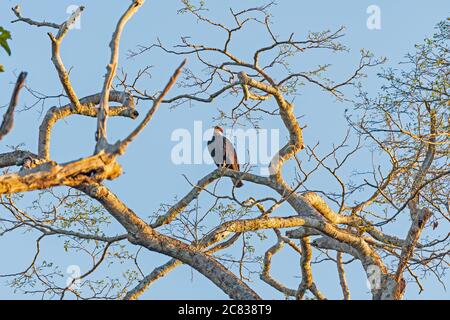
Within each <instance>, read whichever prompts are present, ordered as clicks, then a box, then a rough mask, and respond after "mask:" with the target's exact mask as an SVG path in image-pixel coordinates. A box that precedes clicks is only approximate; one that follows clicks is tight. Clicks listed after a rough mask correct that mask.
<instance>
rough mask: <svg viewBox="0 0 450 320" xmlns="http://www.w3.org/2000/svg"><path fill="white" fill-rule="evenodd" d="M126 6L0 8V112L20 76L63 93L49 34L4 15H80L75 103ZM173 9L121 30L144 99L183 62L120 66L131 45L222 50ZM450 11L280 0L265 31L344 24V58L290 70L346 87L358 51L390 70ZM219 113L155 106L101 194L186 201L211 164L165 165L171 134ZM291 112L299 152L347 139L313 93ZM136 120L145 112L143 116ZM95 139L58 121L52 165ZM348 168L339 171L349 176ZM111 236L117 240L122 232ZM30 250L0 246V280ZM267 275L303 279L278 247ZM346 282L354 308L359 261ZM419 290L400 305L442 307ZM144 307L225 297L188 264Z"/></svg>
mask: <svg viewBox="0 0 450 320" xmlns="http://www.w3.org/2000/svg"><path fill="white" fill-rule="evenodd" d="M128 3H129V2H128V1H108V2H107V1H93V0H85V1H84V2H77V1H73V0H71V1H66V0H61V1H50V0H41V1H20V0H16V1H10V0H1V1H0V25H2V26H4V27H5V28H7V29H9V30H10V31H11V33H12V37H13V40H12V42H11V48H12V52H13V54H12V56H11V57H8V56H6V55H5V54H4V53H3V52H2V53H1V54H0V62H1V63H2V64H4V66H5V70H6V72H5V73H2V74H0V87H1V88H2V90H1V91H0V105H5V104H6V103H7V102H8V101H9V94H10V92H11V88H12V86H13V84H12V83H13V81H14V78H15V77H14V75H17V74H18V73H19V72H20V71H22V70H25V71H27V72H28V73H29V76H28V80H27V83H28V85H29V86H31V87H32V88H33V89H35V90H38V91H40V92H44V93H46V94H49V95H56V94H59V93H61V90H62V89H61V86H60V84H59V80H58V77H57V74H56V72H55V71H54V67H53V65H52V63H51V61H50V55H51V53H50V42H49V39H48V36H47V34H46V32H48V31H50V30H47V29H44V28H34V27H31V26H28V25H25V24H21V23H16V24H10V23H9V22H10V21H11V20H13V19H14V16H13V14H12V12H11V10H10V8H11V7H12V6H14V5H16V4H20V5H21V7H22V12H23V15H24V16H27V17H32V18H34V19H36V20H44V19H45V20H48V21H54V22H62V21H64V20H65V19H66V18H67V16H68V15H67V13H66V9H67V8H68V7H69V6H70V5H85V6H86V10H85V11H84V13H83V15H82V19H81V28H80V29H79V30H72V31H71V32H70V33H69V34H68V36H67V37H66V38H65V39H64V41H63V44H62V50H61V55H62V58H63V61H64V63H65V65H66V66H67V67H68V68H70V67H73V69H72V70H71V80H72V84H73V86H74V88H75V90H76V92H77V94H78V96H79V97H83V96H87V95H90V94H93V93H97V92H99V91H100V90H101V87H102V84H103V75H104V73H105V66H106V63H107V61H108V60H109V48H108V44H109V41H110V38H111V34H112V31H113V29H114V27H115V24H116V22H117V20H118V18H119V17H120V15H121V14H122V12H123V11H124V10H125V8H126V7H127V6H128ZM262 3H263V2H261V1H245V5H248V6H249V5H254V4H256V5H259V4H262ZM344 3H345V5H344ZM372 4H375V5H377V6H379V7H380V9H381V30H369V29H368V28H367V27H366V19H367V18H368V14H367V13H366V9H367V7H368V6H369V5H372ZM207 5H208V7H209V8H210V14H211V15H212V16H213V17H215V18H217V19H224V20H225V19H229V12H228V8H229V7H233V8H238V9H239V8H243V6H244V1H207ZM180 7H181V4H180V2H179V1H175V0H170V1H147V2H146V3H145V5H144V6H143V7H142V9H141V10H140V11H139V12H138V13H137V14H136V15H135V16H134V17H133V19H132V20H131V21H130V22H129V24H128V25H127V26H126V28H125V31H124V34H123V37H122V42H121V49H122V51H121V54H120V66H119V67H120V68H124V69H125V70H126V71H127V72H128V73H130V74H131V75H132V74H134V73H135V72H136V71H137V70H138V69H139V68H143V67H145V66H146V65H152V66H153V67H152V69H151V74H152V77H151V78H146V79H145V81H144V82H142V87H144V88H145V89H147V90H148V91H149V92H156V91H158V90H160V89H161V87H162V85H163V84H164V83H165V82H166V81H167V79H168V77H169V75H170V74H171V72H172V71H173V70H174V68H175V67H176V66H177V65H178V64H179V63H180V61H181V58H180V57H177V56H171V55H167V54H164V53H162V52H161V51H152V52H150V53H149V54H145V55H142V56H139V57H137V58H135V59H127V57H126V52H127V50H131V49H135V48H136V46H137V45H141V44H144V45H147V44H151V43H153V42H155V40H156V38H157V37H158V38H160V39H161V40H162V41H163V42H164V43H165V44H167V45H173V44H177V43H178V41H179V38H180V36H183V35H190V36H192V37H193V39H195V40H196V41H197V42H204V43H208V44H210V45H214V44H218V43H220V41H223V40H222V39H223V34H220V33H219V34H218V33H217V32H215V31H213V30H209V29H206V28H205V27H204V25H202V24H200V23H197V22H196V21H195V19H194V18H192V17H191V16H187V15H178V14H177V10H178V9H179V8H180ZM449 9H450V4H449V2H448V1H445V0H441V1H440V0H430V1H420V2H419V1H414V2H412V1H407V0H398V1H389V0H384V1H382V0H375V1H365V0H352V1H345V2H343V1H339V2H338V1H324V0H316V1H287V0H285V1H278V4H277V5H276V6H275V7H274V8H273V10H272V11H271V12H272V14H273V19H272V21H273V29H274V30H275V32H276V33H277V34H279V35H280V36H284V37H288V36H289V35H290V34H291V33H292V32H294V33H295V35H296V36H297V37H299V38H301V37H302V35H306V34H307V32H308V31H321V30H325V29H332V30H333V29H336V28H338V27H340V26H342V25H343V26H345V27H346V36H345V38H344V39H343V42H344V43H345V44H346V45H347V46H348V47H349V48H350V52H349V53H348V54H340V55H334V54H330V53H320V54H317V55H315V54H313V55H311V54H310V55H309V56H305V57H304V58H299V60H298V61H295V64H298V65H299V66H303V65H304V64H305V65H310V66H314V65H315V64H319V63H322V64H323V63H328V62H330V63H333V67H332V70H331V75H332V76H333V77H335V78H336V79H342V78H344V77H345V75H348V74H349V73H350V71H351V68H352V67H354V66H355V65H356V64H357V63H358V55H359V50H360V49H361V48H365V49H368V50H370V51H372V52H374V53H375V55H376V56H386V57H387V58H388V61H387V66H396V64H397V63H398V62H399V61H401V60H402V58H403V56H404V55H405V54H406V53H407V52H412V51H413V48H414V44H415V43H419V42H421V41H422V40H423V39H424V38H425V37H427V36H431V35H432V34H433V31H434V26H435V25H436V23H438V22H439V21H440V20H443V19H445V18H446V15H448V12H450V10H449ZM264 41H265V39H264V38H261V37H260V36H259V34H258V33H251V34H247V35H245V36H243V37H242V39H241V38H239V39H238V41H237V42H236V44H235V45H234V46H233V47H232V49H233V50H235V52H237V53H238V54H239V55H242V56H243V57H245V56H246V55H249V54H251V52H252V50H254V49H255V48H257V46H258V45H260V44H264V43H265V42H264ZM300 59H304V60H300ZM189 63H191V61H189ZM189 66H190V67H192V68H195V67H196V66H195V62H194V61H192V64H190V65H189ZM376 71H379V69H377V70H373V71H372V72H370V73H369V77H368V78H367V79H366V80H365V85H366V88H367V90H368V91H369V92H371V93H376V92H377V90H378V89H377V88H378V86H379V82H378V80H377V79H376ZM275 76H276V75H275ZM5 88H6V89H5ZM180 92H183V91H182V89H178V88H175V90H174V91H172V92H171V94H170V95H174V94H176V93H180ZM32 101H33V100H32V99H31V97H30V95H26V94H24V95H23V98H22V99H21V102H20V103H21V105H22V106H23V105H29V104H30V103H31V102H32ZM52 103H53V104H54V103H55V101H52V102H50V103H47V104H45V106H44V111H45V110H47V109H48V108H50V107H51V106H52V105H53V104H52ZM216 103H217V104H216ZM226 104H227V100H226V99H222V100H221V99H219V100H217V102H215V103H214V104H200V103H196V104H193V105H192V106H190V107H187V106H185V107H180V108H177V109H176V110H170V108H168V106H163V107H161V109H160V110H159V111H158V113H157V114H156V116H155V117H154V119H153V120H152V122H151V124H150V125H149V126H148V128H146V130H145V131H144V132H143V134H142V135H141V136H139V138H138V139H137V140H136V141H135V142H134V143H133V144H132V145H131V146H130V148H129V150H128V152H127V154H126V155H125V156H124V157H122V158H121V159H120V163H121V164H122V165H123V169H124V175H123V176H121V177H120V178H119V179H117V180H116V181H112V182H108V185H109V186H110V187H111V189H112V190H113V191H114V192H115V193H116V194H117V195H118V196H119V197H120V198H121V199H122V200H123V201H124V202H125V203H127V204H128V205H129V206H130V207H131V208H132V209H133V210H134V211H135V212H137V213H138V214H139V215H140V216H141V217H143V218H147V217H148V216H150V215H151V214H152V213H153V211H154V210H156V209H157V208H158V207H159V205H160V204H161V203H171V202H173V199H174V198H175V197H176V196H178V197H181V196H183V195H184V194H185V193H186V192H187V191H188V190H189V185H188V184H187V183H186V181H185V179H184V178H183V176H182V175H183V174H186V175H187V176H188V177H189V179H191V180H192V181H196V180H198V179H199V178H201V177H203V176H204V175H205V174H207V173H208V172H210V171H211V170H212V169H213V167H212V166H210V165H181V166H176V165H174V164H173V163H172V162H171V159H170V155H171V149H172V147H173V145H174V143H173V142H172V141H171V140H170V136H171V133H172V132H173V130H175V129H178V128H186V129H188V130H193V125H194V121H199V120H201V121H203V124H204V126H205V128H206V127H209V126H213V125H214V121H213V117H214V116H215V115H217V108H219V107H222V108H226ZM296 105H297V109H296V110H297V112H298V115H303V116H304V117H303V118H302V121H303V122H304V123H305V124H307V126H308V127H307V129H305V132H304V135H305V140H306V142H307V143H311V144H312V143H315V142H316V141H321V145H326V144H328V145H331V144H332V143H338V142H339V141H340V140H341V139H342V138H343V137H344V135H345V133H346V122H345V119H344V116H343V115H344V109H345V108H348V107H350V106H348V105H346V104H345V103H342V102H336V101H335V100H334V99H333V98H332V97H329V96H327V95H326V94H324V93H323V92H321V91H320V90H318V89H316V88H313V87H305V89H304V91H302V92H300V95H299V96H298V97H297V98H296ZM148 107H149V106H148V105H146V104H141V105H139V108H141V109H140V110H148ZM40 111H41V110H40V106H39V105H38V106H35V107H34V108H33V109H31V110H28V111H27V112H21V113H18V114H17V118H16V122H15V127H14V131H13V132H12V133H11V134H10V135H8V136H7V137H6V138H5V139H4V140H3V141H2V146H1V147H0V148H1V149H2V151H6V150H7V148H6V146H7V145H18V144H21V143H24V144H25V147H26V148H28V149H30V150H31V151H36V148H37V136H36V134H37V130H38V126H39V121H40V120H41V118H42V117H41V115H40ZM143 113H144V112H141V114H143ZM264 124H265V125H266V126H267V127H268V128H278V127H280V123H278V122H276V121H268V122H265V123H264ZM134 125H135V123H134V122H133V121H131V120H129V119H120V120H118V119H112V120H110V124H109V130H110V131H109V136H110V140H111V141H116V140H117V139H119V138H121V137H123V136H124V135H125V134H126V133H128V132H129V130H130V129H131V128H133V127H134ZM94 132H95V121H94V120H93V119H84V118H80V117H72V118H70V119H68V120H67V121H62V122H60V123H58V124H57V125H56V127H55V130H54V133H53V137H54V138H53V140H52V148H51V154H52V157H53V159H54V160H56V161H58V162H65V161H70V160H73V159H77V158H80V157H82V156H86V155H90V154H91V153H92V151H93V149H94V139H93V137H94ZM285 134H286V133H285V132H284V133H282V134H281V137H283V136H284V135H285ZM324 147H325V146H324ZM155 150H156V151H157V152H155ZM324 150H326V149H324ZM369 161H370V156H369V155H367V157H363V158H359V159H357V161H356V162H355V166H356V165H362V164H364V163H365V162H369ZM380 161H383V159H380ZM147 168H148V170H147ZM350 169H351V168H350ZM350 169H349V171H348V172H347V173H350ZM344 174H345V172H344ZM328 179H329V177H326V176H322V177H319V178H318V179H317V181H315V182H316V183H317V185H318V186H320V185H321V184H325V183H328V181H329V180H328ZM229 186H230V185H224V186H222V191H224V192H225V191H226V190H229ZM227 188H228V189H227ZM259 190H260V189H259V188H258V187H253V186H250V187H248V188H247V189H245V190H243V191H242V192H243V193H244V194H249V195H251V194H252V193H255V192H259ZM202 201H204V202H205V205H207V204H208V201H209V200H208V199H207V198H205V199H203V198H202ZM112 230H116V232H120V228H116V229H112ZM400 234H401V233H400ZM271 240H272V241H271ZM11 243H14V245H11ZM272 244H273V239H271V238H269V239H268V240H266V241H265V242H264V243H261V244H258V245H257V249H258V250H264V248H268V247H269V246H271V245H272ZM33 245H34V242H33V237H32V236H31V235H29V234H16V235H14V236H11V237H10V238H8V239H6V241H5V239H0V252H2V260H3V257H4V256H5V254H4V252H6V259H5V260H3V261H7V262H6V265H5V263H4V262H3V261H2V264H1V266H0V273H8V272H13V271H18V270H19V269H22V268H23V267H24V266H25V265H26V264H27V263H28V262H29V260H30V257H31V256H30V255H32V250H33V248H31V246H33ZM48 245H49V246H52V247H51V248H53V247H54V249H55V251H53V252H52V251H51V250H50V249H49V250H48V257H52V258H53V259H55V260H57V261H59V263H61V264H62V265H63V266H64V265H71V264H81V265H82V264H83V263H84V262H83V261H78V260H77V258H76V257H75V256H74V257H71V256H68V255H67V254H65V253H64V252H61V250H60V249H61V248H58V246H57V245H52V244H51V243H50V241H48ZM262 252H263V251H261V253H262ZM166 260H167V258H166V257H163V256H161V255H157V254H153V253H147V254H145V255H144V257H143V258H142V262H143V263H142V265H143V266H144V269H145V271H147V272H149V271H151V270H152V269H153V268H154V267H156V266H158V265H159V264H161V263H163V262H165V261H166ZM63 269H64V268H63ZM335 269H336V268H335V266H334V265H333V264H323V265H320V266H316V267H315V268H314V269H313V271H314V275H315V278H316V279H317V282H318V285H319V287H320V288H321V289H322V291H323V292H324V294H325V295H326V296H329V297H330V298H340V292H339V289H338V287H337V284H338V282H337V277H336V270H335ZM113 270H114V272H120V271H119V270H120V269H118V270H116V269H111V270H110V269H107V268H105V269H100V272H101V273H104V274H105V275H107V274H108V273H109V272H113ZM273 274H274V276H275V277H277V278H278V279H280V280H282V281H283V282H284V283H289V284H290V285H291V286H292V287H296V286H297V285H298V280H299V279H298V278H296V277H297V275H298V257H296V256H295V255H294V254H293V253H292V252H290V251H289V249H285V250H284V251H283V252H282V253H281V254H279V255H277V256H276V257H275V258H274V264H273ZM191 275H193V278H192V277H191ZM347 276H348V278H349V279H348V280H349V285H350V290H351V292H352V296H353V298H368V297H369V295H368V289H367V288H366V286H365V279H364V275H363V274H362V272H361V267H360V266H359V265H358V264H356V263H355V264H352V265H350V266H349V267H348V270H347ZM253 280H254V282H253V283H251V285H252V286H253V287H254V288H255V290H256V291H257V292H258V293H260V294H261V296H262V297H264V298H268V299H277V298H283V297H282V296H281V295H280V294H278V293H276V292H275V291H274V290H272V289H271V288H269V287H268V286H267V285H265V284H264V283H263V282H261V281H260V280H259V279H258V278H257V277H255V278H254V279H253ZM447 280H448V277H447ZM424 284H425V289H426V290H425V292H424V293H422V294H421V295H420V296H419V295H418V290H417V286H415V285H414V284H410V285H409V287H408V291H407V295H406V298H410V299H415V298H443V297H447V298H449V295H448V293H446V292H445V291H444V290H443V289H442V287H441V286H439V284H438V283H437V281H435V280H434V279H425V280H424ZM6 297H12V298H14V297H16V298H17V297H21V296H20V295H18V296H10V292H9V291H8V289H6V288H5V286H4V285H0V298H6ZM143 297H144V298H149V299H154V298H163V299H166V298H167V299H168V298H174V299H176V298H199V299H201V298H205V299H216V298H226V296H225V295H224V294H223V293H222V292H221V291H220V290H218V289H217V288H216V287H215V286H214V285H213V284H211V283H210V282H209V281H208V280H207V279H205V278H203V277H202V276H201V275H200V274H197V273H196V272H194V271H192V270H191V269H190V268H188V267H186V266H183V267H180V268H178V269H176V270H175V271H173V272H172V273H171V274H170V275H168V276H167V277H166V278H164V279H162V280H160V281H158V282H157V283H156V284H155V285H154V286H153V287H152V288H151V289H150V290H149V291H148V292H147V293H146V294H145V295H144V296H143Z"/></svg>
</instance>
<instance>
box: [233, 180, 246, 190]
mask: <svg viewBox="0 0 450 320" xmlns="http://www.w3.org/2000/svg"><path fill="white" fill-rule="evenodd" d="M231 180H233V184H234V186H235V187H236V188H240V187H242V186H243V185H244V184H243V183H242V181H241V180H239V179H236V178H231Z"/></svg>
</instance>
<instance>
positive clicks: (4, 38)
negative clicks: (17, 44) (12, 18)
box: [0, 27, 11, 55]
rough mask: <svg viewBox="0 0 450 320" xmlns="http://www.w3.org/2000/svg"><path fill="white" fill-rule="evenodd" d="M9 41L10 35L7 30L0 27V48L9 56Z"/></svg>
mask: <svg viewBox="0 0 450 320" xmlns="http://www.w3.org/2000/svg"><path fill="white" fill-rule="evenodd" d="M10 39H11V33H10V32H9V31H8V30H5V29H3V27H0V46H2V48H3V49H5V51H6V53H7V54H8V55H11V49H10V48H9V45H8V40H10Z"/></svg>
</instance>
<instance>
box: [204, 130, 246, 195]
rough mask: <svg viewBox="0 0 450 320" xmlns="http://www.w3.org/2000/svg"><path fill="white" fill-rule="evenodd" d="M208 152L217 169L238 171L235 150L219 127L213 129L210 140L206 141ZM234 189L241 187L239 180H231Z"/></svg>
mask: <svg viewBox="0 0 450 320" xmlns="http://www.w3.org/2000/svg"><path fill="white" fill-rule="evenodd" d="M207 144H208V150H209V153H210V154H211V157H212V158H213V160H214V163H215V164H216V165H217V167H219V168H221V167H222V168H223V167H225V168H228V169H232V170H235V171H239V162H238V158H237V154H236V150H235V149H234V147H233V144H232V143H231V141H230V140H228V139H227V138H226V137H225V136H224V135H223V129H222V128H221V127H219V126H216V127H214V134H213V136H212V138H211V140H209V141H208V143H207ZM231 180H233V184H234V186H235V187H236V188H240V187H242V186H243V183H242V181H241V180H240V179H236V178H231Z"/></svg>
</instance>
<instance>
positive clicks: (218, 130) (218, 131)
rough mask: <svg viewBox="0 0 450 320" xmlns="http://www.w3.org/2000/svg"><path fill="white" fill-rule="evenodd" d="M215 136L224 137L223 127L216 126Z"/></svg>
mask: <svg viewBox="0 0 450 320" xmlns="http://www.w3.org/2000/svg"><path fill="white" fill-rule="evenodd" d="M214 135H223V129H222V127H219V126H215V127H214Z"/></svg>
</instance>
